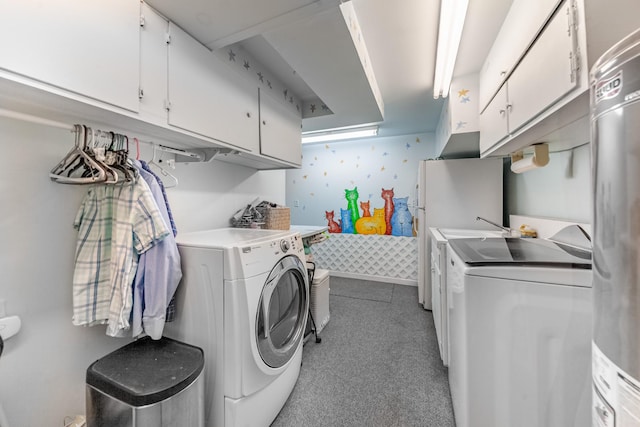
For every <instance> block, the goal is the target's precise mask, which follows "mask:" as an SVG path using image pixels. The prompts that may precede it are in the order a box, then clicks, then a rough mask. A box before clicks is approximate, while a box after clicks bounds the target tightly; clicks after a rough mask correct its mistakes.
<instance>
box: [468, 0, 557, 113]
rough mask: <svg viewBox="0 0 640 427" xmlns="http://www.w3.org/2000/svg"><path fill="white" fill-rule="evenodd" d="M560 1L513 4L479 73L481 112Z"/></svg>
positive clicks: (516, 0) (525, 0)
mask: <svg viewBox="0 0 640 427" xmlns="http://www.w3.org/2000/svg"><path fill="white" fill-rule="evenodd" d="M558 3H559V0H534V1H532V0H514V1H513V3H512V5H511V8H510V9H509V13H508V14H507V16H506V18H505V20H504V23H503V24H502V27H501V28H500V32H499V33H498V36H497V38H496V41H495V43H494V44H493V46H492V47H491V50H490V51H489V54H488V55H487V59H486V60H485V62H484V64H483V66H482V71H481V72H480V99H479V103H480V111H483V110H484V109H485V108H486V106H487V104H488V103H489V101H490V100H491V98H493V96H494V95H495V94H496V92H498V89H499V88H500V86H501V85H502V83H503V82H504V81H505V80H506V79H507V77H508V75H509V74H510V73H511V72H512V71H513V69H514V67H515V66H516V64H517V63H518V61H519V59H520V58H521V57H522V55H523V53H524V52H526V50H527V48H528V47H529V46H530V45H531V43H532V42H533V40H534V39H535V38H536V36H537V34H538V32H539V31H540V29H541V28H542V26H543V25H544V23H545V22H547V20H548V19H549V17H550V16H551V14H552V13H553V11H554V10H555V9H556V7H557V6H558Z"/></svg>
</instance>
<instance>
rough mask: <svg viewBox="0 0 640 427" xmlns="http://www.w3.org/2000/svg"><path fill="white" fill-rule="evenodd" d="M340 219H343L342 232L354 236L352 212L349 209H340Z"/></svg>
mask: <svg viewBox="0 0 640 427" xmlns="http://www.w3.org/2000/svg"><path fill="white" fill-rule="evenodd" d="M340 218H342V221H341V224H340V225H341V226H342V232H343V233H347V234H353V233H354V231H355V230H354V229H353V222H352V221H351V211H350V210H349V209H342V208H340Z"/></svg>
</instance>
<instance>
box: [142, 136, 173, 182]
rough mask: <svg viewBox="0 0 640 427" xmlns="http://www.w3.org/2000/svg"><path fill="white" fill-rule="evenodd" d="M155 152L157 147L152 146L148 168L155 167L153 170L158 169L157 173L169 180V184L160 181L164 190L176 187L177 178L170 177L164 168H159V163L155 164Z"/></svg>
mask: <svg viewBox="0 0 640 427" xmlns="http://www.w3.org/2000/svg"><path fill="white" fill-rule="evenodd" d="M156 151H157V146H156V145H155V144H154V145H153V157H152V158H151V161H150V162H149V163H147V164H148V165H149V167H151V166H155V168H156V169H158V171H159V172H160V173H161V174H162V175H163V176H164V177H165V178H169V182H167V181H166V180H164V179H163V180H162V183H163V184H164V188H173V187H176V186H177V185H178V178H176V177H175V176H174V175H172V174H171V173H170V172H169V171H167V170H166V169H165V168H163V167H162V166H160V164H159V163H157V162H156Z"/></svg>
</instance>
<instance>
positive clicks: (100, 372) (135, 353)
mask: <svg viewBox="0 0 640 427" xmlns="http://www.w3.org/2000/svg"><path fill="white" fill-rule="evenodd" d="M203 367H204V353H203V351H202V349H201V348H199V347H195V346H192V345H189V344H185V343H182V342H180V341H175V340H172V339H170V338H165V337H163V338H162V339H160V340H155V341H154V340H152V339H151V338H150V337H145V338H141V339H139V340H136V341H134V342H132V343H131V344H128V345H126V346H124V347H121V348H119V349H117V350H116V351H114V352H112V353H109V354H108V355H106V356H104V357H103V358H101V359H99V360H96V361H95V362H93V363H92V364H91V366H89V368H88V369H87V377H86V380H87V384H88V385H90V386H92V387H94V388H96V389H98V390H100V391H101V392H103V393H105V394H107V395H109V396H112V397H114V398H116V399H118V400H121V401H123V402H125V403H128V404H129V405H131V406H146V405H151V404H154V403H157V402H160V401H163V400H165V399H168V398H169V397H172V396H175V395H176V394H178V393H179V392H181V391H182V390H184V389H185V388H187V386H189V385H190V384H191V383H193V382H194V381H195V380H196V379H197V378H198V376H199V375H200V373H201V372H202V369H203Z"/></svg>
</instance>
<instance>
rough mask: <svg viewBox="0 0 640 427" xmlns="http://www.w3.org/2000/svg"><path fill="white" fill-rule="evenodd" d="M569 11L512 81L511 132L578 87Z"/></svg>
mask: <svg viewBox="0 0 640 427" xmlns="http://www.w3.org/2000/svg"><path fill="white" fill-rule="evenodd" d="M568 11H569V7H568V6H567V7H565V8H563V9H562V10H560V11H559V12H558V13H557V14H556V15H555V16H554V18H553V19H552V20H551V22H549V25H548V26H547V27H546V28H545V29H544V32H543V33H542V34H541V35H540V37H539V38H538V39H537V40H536V42H535V44H534V45H533V46H532V47H531V49H530V50H529V51H528V52H527V54H526V55H525V57H524V58H523V59H522V61H521V62H520V64H518V67H517V68H516V69H515V70H514V72H513V74H512V75H511V76H510V77H509V80H508V81H509V102H510V104H511V108H510V109H509V128H510V129H518V128H520V127H521V126H522V125H524V124H525V123H526V122H528V121H529V120H531V119H532V118H533V117H535V115H536V114H537V113H539V112H540V111H543V110H545V109H546V108H548V107H550V106H551V105H552V104H554V103H555V101H557V100H558V99H560V98H562V97H563V96H565V95H566V94H567V93H569V92H570V91H571V90H572V89H574V88H575V87H576V86H577V84H578V80H579V79H578V75H577V70H576V69H575V65H574V59H575V57H576V50H575V48H574V40H575V39H574V37H573V36H572V32H571V31H568V30H567V29H568V28H569V23H568V15H567V12H568Z"/></svg>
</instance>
